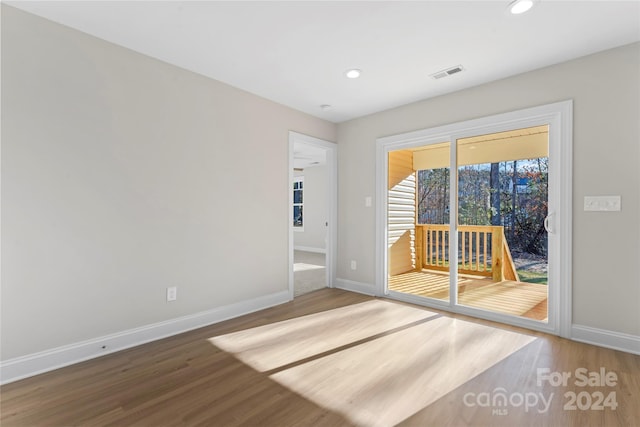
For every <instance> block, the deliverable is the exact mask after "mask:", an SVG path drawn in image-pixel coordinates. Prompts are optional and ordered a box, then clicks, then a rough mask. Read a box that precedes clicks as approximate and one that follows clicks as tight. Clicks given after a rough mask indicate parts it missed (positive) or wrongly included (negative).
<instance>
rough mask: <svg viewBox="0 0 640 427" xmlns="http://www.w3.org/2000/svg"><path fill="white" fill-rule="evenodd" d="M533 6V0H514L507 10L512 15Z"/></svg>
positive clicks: (523, 11)
mask: <svg viewBox="0 0 640 427" xmlns="http://www.w3.org/2000/svg"><path fill="white" fill-rule="evenodd" d="M532 7H533V0H516V1H514V2H511V3H510V4H509V11H510V12H511V13H513V14H514V15H519V14H521V13H525V12H526V11H528V10H529V9H531V8H532Z"/></svg>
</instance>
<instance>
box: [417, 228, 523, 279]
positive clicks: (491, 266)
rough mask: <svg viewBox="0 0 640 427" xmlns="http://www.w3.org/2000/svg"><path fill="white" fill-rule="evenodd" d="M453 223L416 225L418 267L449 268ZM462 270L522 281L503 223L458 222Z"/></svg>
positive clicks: (459, 263) (493, 277)
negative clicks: (462, 223)
mask: <svg viewBox="0 0 640 427" xmlns="http://www.w3.org/2000/svg"><path fill="white" fill-rule="evenodd" d="M449 240H450V239H449V226H448V225H444V224H418V225H416V270H422V268H427V269H431V270H444V271H448V270H449ZM458 272H459V273H463V274H475V275H478V276H487V277H491V278H492V279H493V280H494V281H496V282H501V281H503V280H505V279H506V280H514V281H519V277H518V273H517V272H516V268H515V264H514V262H513V258H512V257H511V251H510V250H509V244H508V243H507V240H506V239H505V236H504V228H503V227H501V226H493V225H491V226H480V225H459V226H458Z"/></svg>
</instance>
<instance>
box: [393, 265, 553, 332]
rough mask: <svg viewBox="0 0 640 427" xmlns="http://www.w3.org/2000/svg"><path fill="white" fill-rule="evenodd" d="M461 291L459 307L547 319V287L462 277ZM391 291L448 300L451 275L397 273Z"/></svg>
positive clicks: (438, 272) (429, 271) (467, 276)
mask: <svg viewBox="0 0 640 427" xmlns="http://www.w3.org/2000/svg"><path fill="white" fill-rule="evenodd" d="M458 288H459V292H458V302H459V303H460V304H463V305H467V306H470V307H476V308H482V309H485V310H491V311H497V312H500V313H505V314H511V315H514V316H522V317H526V318H529V319H534V320H545V319H546V318H547V286H546V285H540V284H536V283H524V282H513V281H510V280H505V281H503V282H494V281H493V280H491V279H490V278H486V277H480V276H470V275H459V276H458ZM389 289H390V290H392V291H397V292H403V293H408V294H412V295H419V296H423V297H429V298H436V299H442V300H447V301H448V300H449V275H448V274H447V273H445V272H440V271H432V270H422V272H415V271H412V272H409V273H404V274H398V275H396V276H391V277H390V278H389Z"/></svg>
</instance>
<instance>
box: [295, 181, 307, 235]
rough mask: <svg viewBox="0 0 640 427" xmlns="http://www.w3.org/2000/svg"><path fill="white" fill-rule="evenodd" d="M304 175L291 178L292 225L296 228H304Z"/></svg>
mask: <svg viewBox="0 0 640 427" xmlns="http://www.w3.org/2000/svg"><path fill="white" fill-rule="evenodd" d="M303 184H304V177H301V176H299V177H296V178H294V180H293V227H294V229H296V230H300V231H302V230H304V220H303V217H302V206H303V195H302V193H303V191H304V190H303Z"/></svg>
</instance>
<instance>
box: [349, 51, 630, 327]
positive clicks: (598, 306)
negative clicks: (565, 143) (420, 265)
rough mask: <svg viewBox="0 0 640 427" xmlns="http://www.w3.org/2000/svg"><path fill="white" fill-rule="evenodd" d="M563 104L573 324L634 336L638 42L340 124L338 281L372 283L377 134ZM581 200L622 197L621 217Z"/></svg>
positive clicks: (390, 133)
mask: <svg viewBox="0 0 640 427" xmlns="http://www.w3.org/2000/svg"><path fill="white" fill-rule="evenodd" d="M470 72H471V71H470ZM566 99H573V100H574V156H573V160H574V171H573V173H574V181H573V191H574V194H573V197H574V200H573V210H574V213H573V236H574V237H573V239H574V240H573V321H574V323H575V324H579V325H584V326H588V327H592V328H597V329H603V330H607V331H613V332H618V333H623V334H631V335H635V336H639V335H640V310H638V307H639V306H640V287H639V286H638V268H637V265H638V262H639V261H640V221H638V219H639V218H640V172H639V171H640V168H639V167H638V164H639V161H640V149H639V147H640V143H639V141H640V120H639V119H638V118H639V117H640V43H635V44H632V45H628V46H623V47H620V48H617V49H613V50H609V51H605V52H601V53H598V54H595V55H591V56H588V57H584V58H580V59H577V60H573V61H570V62H566V63H562V64H559V65H554V66H551V67H548V68H544V69H540V70H537V71H533V72H530V73H526V74H522V75H519V76H515V77H512V78H508V79H504V80H500V81H496V82H493V83H489V84H485V85H482V86H478V87H474V88H471V89H467V90H463V91H460V92H456V93H453V94H449V95H445V96H441V97H438V98H434V99H430V100H425V101H422V102H417V103H414V104H410V105H406V106H402V107H398V108H394V109H392V110H388V111H385V112H381V113H378V114H373V115H371V116H367V117H363V118H359V119H355V120H351V121H348V122H344V123H341V124H339V126H338V143H339V144H338V150H339V160H340V161H339V177H340V186H339V203H338V204H339V213H338V227H339V229H338V255H339V256H338V267H337V276H338V278H340V279H346V280H351V281H356V282H360V283H364V284H370V285H372V286H373V284H374V280H375V266H374V261H375V249H374V246H375V212H374V208H367V207H365V204H364V198H365V196H374V194H375V141H376V138H378V137H382V136H388V135H394V134H398V133H403V132H408V131H412V130H418V129H425V128H430V127H434V126H438V125H443V124H448V123H454V122H458V121H463V120H468V119H473V118H478V117H483V116H488V115H492V114H498V113H503V112H508V111H512V110H517V109H522V108H527V107H532V106H536V105H542V104H547V103H552V102H556V101H562V100H566ZM586 195H621V196H622V211H621V212H610V213H598V212H584V211H583V197H584V196H586ZM374 206H375V203H374ZM349 260H356V261H357V265H358V269H357V270H356V271H353V270H350V268H349ZM371 292H373V288H371Z"/></svg>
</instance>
